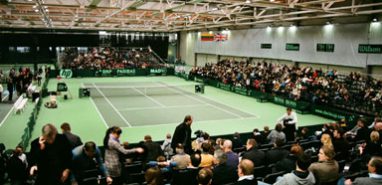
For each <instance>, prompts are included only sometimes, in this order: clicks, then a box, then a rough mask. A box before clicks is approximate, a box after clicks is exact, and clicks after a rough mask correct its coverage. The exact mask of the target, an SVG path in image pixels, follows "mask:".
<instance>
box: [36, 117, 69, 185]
mask: <svg viewBox="0 0 382 185" xmlns="http://www.w3.org/2000/svg"><path fill="white" fill-rule="evenodd" d="M30 155H31V166H32V167H31V170H30V173H31V175H33V174H34V172H35V171H36V170H37V171H38V173H37V179H36V184H62V183H66V182H67V180H68V177H69V174H70V170H69V169H70V167H71V159H72V152H71V146H70V143H69V141H68V140H67V139H66V137H65V136H64V135H61V134H58V133H57V129H56V127H55V126H53V125H52V124H46V125H44V126H43V127H42V135H41V136H40V137H39V138H37V139H35V140H34V141H32V143H31V151H30Z"/></svg>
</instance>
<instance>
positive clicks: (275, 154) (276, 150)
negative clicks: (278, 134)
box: [266, 139, 289, 164]
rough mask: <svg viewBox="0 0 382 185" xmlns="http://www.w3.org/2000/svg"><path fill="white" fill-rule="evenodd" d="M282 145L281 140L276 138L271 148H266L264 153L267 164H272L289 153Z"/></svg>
mask: <svg viewBox="0 0 382 185" xmlns="http://www.w3.org/2000/svg"><path fill="white" fill-rule="evenodd" d="M283 145H284V141H283V140H281V139H278V140H276V142H275V143H274V147H273V148H272V149H271V150H268V151H267V153H266V161H267V164H273V163H276V162H278V161H281V160H283V159H284V158H285V157H287V156H288V155H289V152H288V151H287V150H285V149H283V148H282V146H283Z"/></svg>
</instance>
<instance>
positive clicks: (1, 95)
mask: <svg viewBox="0 0 382 185" xmlns="http://www.w3.org/2000/svg"><path fill="white" fill-rule="evenodd" d="M3 91H4V88H3V85H2V84H1V83H0V102H2V101H3Z"/></svg>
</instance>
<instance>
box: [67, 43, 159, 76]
mask: <svg viewBox="0 0 382 185" xmlns="http://www.w3.org/2000/svg"><path fill="white" fill-rule="evenodd" d="M60 62H61V65H62V68H66V69H91V70H100V69H126V68H147V67H163V66H164V63H162V62H161V61H160V59H159V58H158V57H157V56H156V55H155V54H154V52H153V51H152V50H151V49H150V48H139V49H127V48H126V49H123V48H113V47H106V48H87V49H86V50H85V51H82V50H81V51H78V49H77V48H65V50H64V51H63V52H62V54H61V59H60Z"/></svg>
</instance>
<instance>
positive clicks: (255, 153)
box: [242, 139, 265, 166]
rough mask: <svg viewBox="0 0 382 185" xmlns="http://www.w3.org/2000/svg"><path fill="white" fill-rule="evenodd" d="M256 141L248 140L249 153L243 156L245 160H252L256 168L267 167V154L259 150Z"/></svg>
mask: <svg viewBox="0 0 382 185" xmlns="http://www.w3.org/2000/svg"><path fill="white" fill-rule="evenodd" d="M256 145H257V143H256V140H255V139H248V140H247V145H246V148H247V151H246V152H245V153H244V154H243V156H242V157H243V159H249V160H251V161H252V162H253V163H254V164H255V165H256V166H261V165H265V153H264V152H263V151H261V150H258V149H257V146H256Z"/></svg>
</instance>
